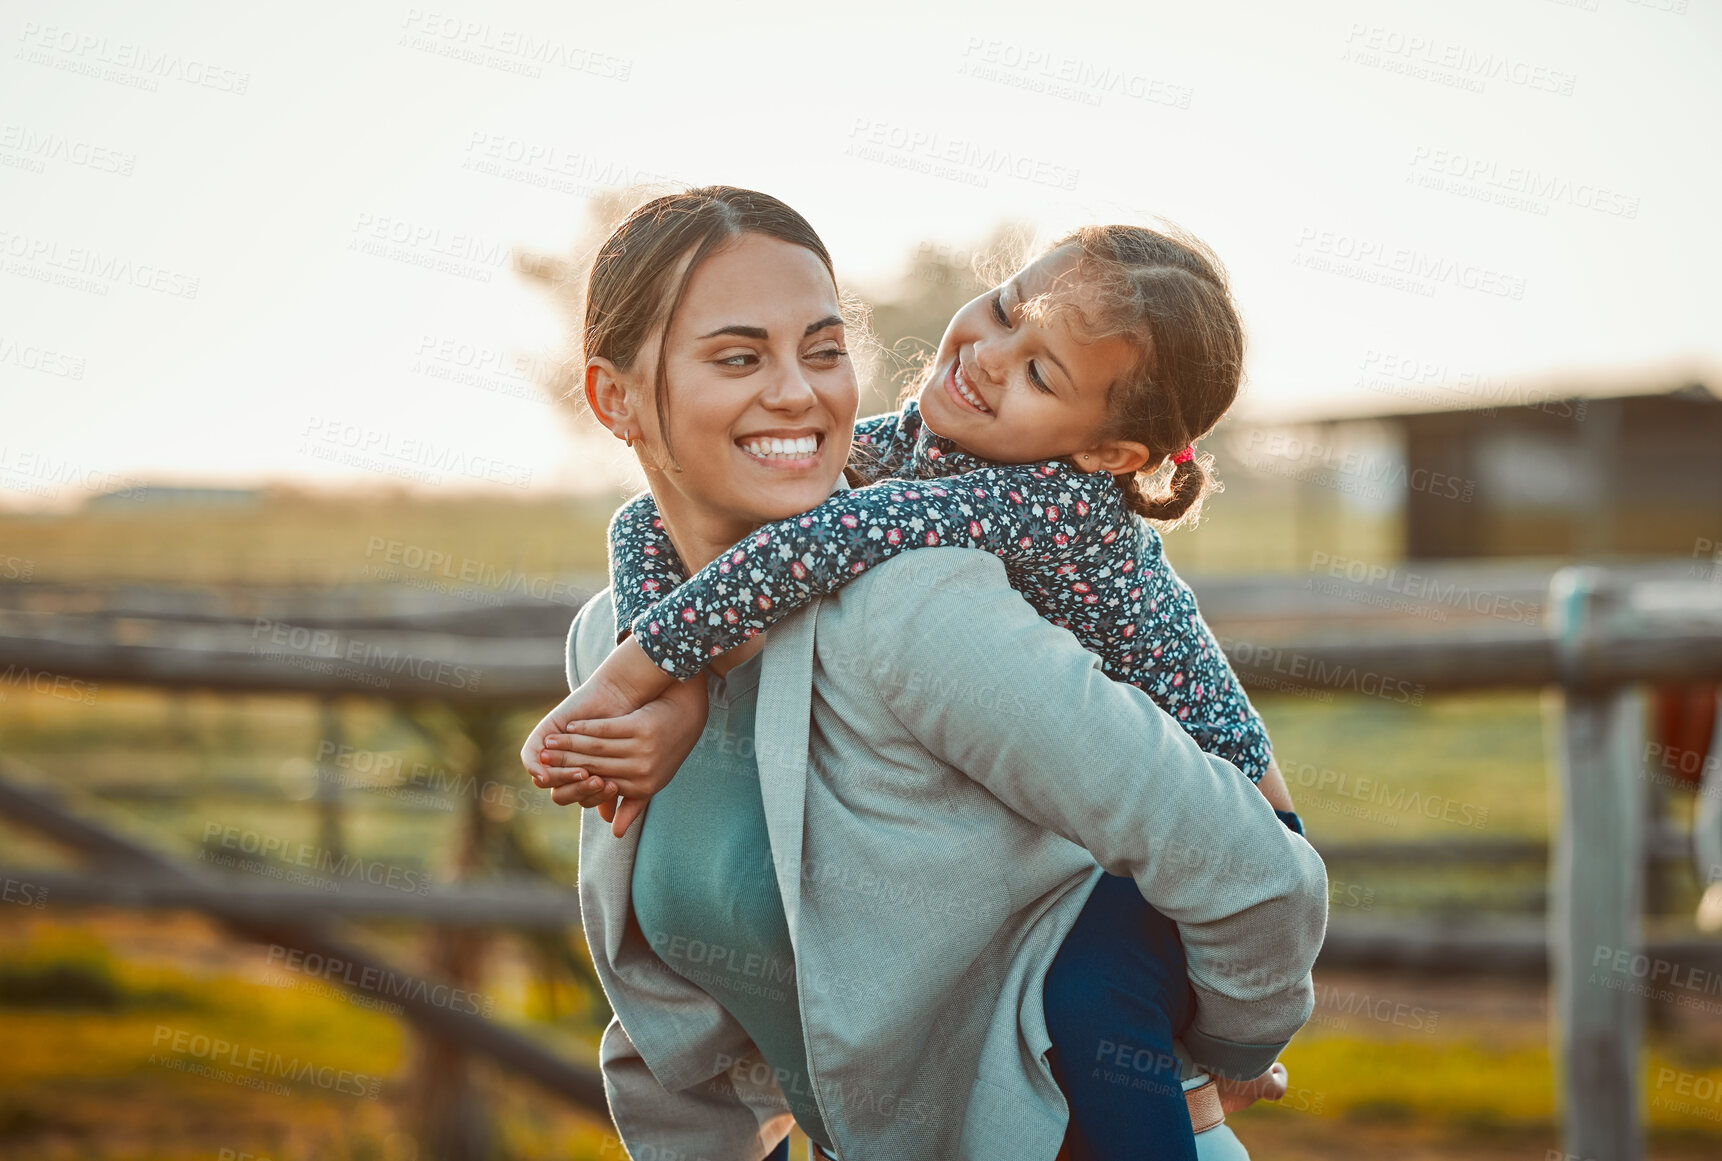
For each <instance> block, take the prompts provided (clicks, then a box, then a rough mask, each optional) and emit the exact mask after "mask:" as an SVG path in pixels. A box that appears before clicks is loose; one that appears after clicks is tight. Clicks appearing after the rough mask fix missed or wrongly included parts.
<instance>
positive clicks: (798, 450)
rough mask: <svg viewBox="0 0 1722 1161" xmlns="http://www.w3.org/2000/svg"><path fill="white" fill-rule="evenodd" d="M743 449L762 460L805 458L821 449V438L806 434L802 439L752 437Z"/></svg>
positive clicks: (742, 446) (744, 444)
mask: <svg viewBox="0 0 1722 1161" xmlns="http://www.w3.org/2000/svg"><path fill="white" fill-rule="evenodd" d="M741 450H742V451H744V452H746V453H747V454H748V455H750V456H758V457H759V458H760V459H762V460H769V459H780V460H804V459H806V458H807V457H808V456H810V455H812V454H813V453H814V452H816V451H818V450H819V440H818V438H817V437H815V436H811V435H806V436H802V437H801V438H800V439H750V440H748V441H746V442H745V443H743V444H742V445H741Z"/></svg>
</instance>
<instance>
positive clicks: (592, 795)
mask: <svg viewBox="0 0 1722 1161" xmlns="http://www.w3.org/2000/svg"><path fill="white" fill-rule="evenodd" d="M594 676H596V675H594ZM581 688H582V689H584V688H585V687H584V686H582V687H581ZM705 724H706V683H705V679H704V677H696V678H693V679H691V680H689V681H682V682H677V681H672V682H671V683H670V688H669V689H668V690H666V691H665V692H664V694H663V696H662V697H659V698H658V699H657V700H656V701H652V702H649V703H648V704H646V705H644V706H641V707H640V708H639V709H637V710H634V711H633V712H632V713H627V714H623V715H621V716H620V717H612V718H607V719H599V720H577V721H571V722H569V724H568V725H567V727H566V728H565V729H562V730H560V731H558V732H552V733H547V734H545V735H544V736H543V738H542V739H541V744H542V749H541V754H542V756H541V762H542V764H543V766H544V767H545V773H544V776H543V777H542V778H538V777H536V776H535V778H534V780H535V781H536V782H537V783H538V784H539V785H540V786H549V787H554V789H553V790H552V791H551V795H550V797H551V799H552V800H553V801H554V802H556V803H557V804H558V805H561V806H573V805H579V806H596V807H598V809H599V813H600V814H602V815H603V817H604V820H605V821H606V822H609V823H611V824H612V825H611V833H613V834H614V835H615V836H616V837H617V838H621V837H622V835H624V834H626V833H627V831H628V827H629V826H630V825H632V823H633V821H634V819H636V818H638V817H639V816H640V814H641V813H642V812H643V811H644V810H645V809H646V803H647V802H648V801H649V800H650V799H651V797H652V795H654V794H656V793H657V792H658V791H660V790H662V789H663V788H664V787H665V786H667V785H669V782H670V779H671V778H673V777H675V774H676V771H677V770H679V769H680V768H681V765H682V763H683V762H684V761H685V760H686V759H687V756H688V754H689V753H691V752H692V750H693V748H694V746H695V745H696V744H698V742H699V740H700V734H701V733H702V732H703V731H704V729H705ZM618 797H620V798H621V799H622V802H621V803H620V805H617V804H616V799H617V798H618ZM610 808H613V810H612V809H610Z"/></svg>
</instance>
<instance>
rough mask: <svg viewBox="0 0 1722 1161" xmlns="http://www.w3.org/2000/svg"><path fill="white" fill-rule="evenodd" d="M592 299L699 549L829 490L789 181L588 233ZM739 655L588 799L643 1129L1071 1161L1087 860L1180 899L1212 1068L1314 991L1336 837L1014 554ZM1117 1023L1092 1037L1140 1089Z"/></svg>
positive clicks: (707, 1151) (760, 1145) (1259, 1055)
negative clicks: (1061, 1078)
mask: <svg viewBox="0 0 1722 1161" xmlns="http://www.w3.org/2000/svg"><path fill="white" fill-rule="evenodd" d="M624 259H625V261H624ZM587 317H588V327H587V335H586V341H587V351H586V354H587V368H586V370H587V382H586V387H587V397H588V399H589V401H590V402H591V404H592V407H593V410H594V412H595V414H597V415H598V416H599V418H600V419H601V420H602V421H603V422H605V423H606V424H607V425H608V426H610V427H611V429H612V430H613V431H615V432H616V433H617V434H618V435H619V436H621V437H623V438H625V439H627V440H628V442H629V444H630V446H637V447H638V450H639V452H640V455H641V463H642V466H643V467H644V468H645V470H646V474H647V478H648V480H649V481H650V483H651V486H652V491H653V494H654V497H655V498H656V500H657V502H658V508H659V511H660V512H661V514H662V519H663V521H664V524H665V526H666V528H667V530H668V532H669V535H670V538H671V540H672V542H673V543H674V545H675V548H676V550H677V552H678V554H679V555H680V556H681V557H682V559H683V561H684V562H685V563H686V564H687V565H688V566H689V567H699V566H700V565H702V564H704V563H705V562H707V561H709V560H711V559H713V558H714V557H715V556H716V555H717V553H718V552H719V551H721V550H723V549H726V548H728V547H729V546H730V545H731V544H732V543H733V542H734V541H736V540H737V539H739V538H740V537H741V536H742V535H744V534H745V533H746V532H748V531H750V530H751V529H753V528H755V527H757V526H759V525H760V524H762V523H765V522H767V521H770V520H774V519H779V518H782V517H784V516H787V515H791V514H794V513H797V512H801V511H804V510H806V509H807V508H810V507H812V506H814V505H815V504H816V503H818V502H819V501H820V500H823V499H824V498H825V497H826V496H827V495H829V494H830V492H831V490H832V489H833V488H834V487H837V486H841V481H840V475H841V472H842V469H843V466H844V462H845V460H846V457H847V455H848V450H849V437H850V432H851V427H852V425H853V422H854V419H855V411H856V406H857V392H856V385H855V379H854V375H853V372H852V371H851V370H850V368H849V365H848V360H847V357H846V354H845V352H844V350H843V319H842V311H841V309H840V303H839V299H838V294H837V290H836V286H835V281H834V279H833V277H832V274H831V267H830V260H829V258H828V257H827V255H826V254H825V251H824V248H823V246H822V245H821V244H820V243H819V241H818V239H817V237H816V236H815V235H814V234H813V232H812V230H811V228H810V227H808V226H807V225H806V223H805V221H803V220H802V219H801V218H800V217H799V215H796V214H795V213H794V211H792V210H790V209H789V208H788V207H787V206H784V205H782V203H780V202H777V201H776V200H775V199H771V198H767V197H765V196H764V195H759V194H751V193H748V192H747V191H739V190H729V189H725V188H722V187H718V188H716V189H712V190H704V191H692V192H691V193H690V194H687V195H679V196H678V197H673V198H668V199H660V200H659V202H657V203H653V206H652V207H650V208H648V210H646V211H644V212H641V213H636V215H635V216H634V217H633V218H631V219H630V221H629V222H628V223H627V224H625V225H624V227H623V228H622V230H620V231H618V235H617V236H616V237H615V238H613V239H612V242H611V243H607V244H606V246H605V249H604V251H601V253H600V257H599V261H598V265H597V267H596V268H595V270H594V273H593V279H592V293H591V297H590V299H589V302H588V312H587ZM760 440H781V441H789V442H788V443H786V444H782V445H774V446H780V447H792V448H796V449H798V451H797V454H794V455H784V454H781V452H780V453H776V454H765V455H761V454H758V449H759V448H760V447H761V446H762V445H761V444H760V442H759V441H760ZM816 626H817V632H816V631H815V629H816ZM615 628H616V620H615V610H614V607H613V605H612V603H611V602H610V600H609V598H608V594H607V593H606V594H600V596H599V597H598V598H597V599H595V600H594V601H593V602H592V603H591V604H589V605H588V606H587V607H586V608H585V609H583V610H582V611H581V613H580V615H579V616H578V617H577V618H576V621H575V624H574V628H573V631H572V633H571V635H570V656H569V679H570V682H571V684H578V683H579V682H580V681H582V680H583V679H584V677H585V676H586V675H588V674H590V673H591V671H592V670H593V669H594V668H595V667H596V666H597V664H598V663H599V662H600V661H601V660H602V659H603V657H604V656H605V655H606V653H607V652H608V650H609V649H610V648H612V647H613V646H614V644H615ZM767 639H769V640H767ZM721 661H722V662H726V663H727V665H714V669H720V670H721V671H722V676H721V677H714V678H713V679H712V682H711V687H710V692H711V694H712V717H711V719H710V720H708V723H707V728H706V731H705V734H704V735H703V736H702V737H701V739H700V741H699V743H698V745H697V746H694V747H693V752H692V755H691V756H690V757H689V759H688V760H687V762H685V763H683V765H682V770H681V773H680V774H678V776H677V778H676V780H675V782H674V783H672V784H671V786H670V787H669V788H667V789H666V791H665V792H664V793H663V794H662V795H661V796H660V797H659V798H658V799H656V800H654V803H653V807H652V810H651V811H650V812H649V814H648V815H647V817H646V819H645V821H644V823H643V824H642V825H641V826H639V827H636V828H635V829H634V830H631V831H629V832H628V834H627V836H625V837H624V838H623V839H621V840H612V839H610V838H609V837H608V835H607V834H606V833H604V831H603V829H601V828H602V823H601V822H599V821H598V820H597V819H596V818H588V819H587V820H585V821H584V823H583V826H582V843H581V875H580V890H581V902H582V913H583V920H584V923H585V926H586V932H587V938H588V942H589V944H590V946H591V948H592V950H593V956H594V960H595V962H596V963H597V965H598V972H599V976H600V979H601V980H602V981H603V983H604V986H605V990H606V992H607V993H608V994H609V996H610V999H611V1002H612V1005H613V1006H614V1008H615V1010H616V1013H617V1020H616V1021H615V1022H613V1023H612V1025H611V1026H610V1028H609V1029H608V1030H607V1031H606V1034H605V1038H604V1044H603V1048H602V1051H601V1060H602V1063H603V1066H604V1072H605V1078H606V1083H607V1086H608V1091H609V1093H610V1097H611V1103H612V1110H613V1113H614V1115H615V1119H616V1123H617V1127H618V1129H619V1131H620V1132H621V1133H622V1136H623V1139H624V1141H626V1142H627V1143H628V1145H629V1148H630V1150H631V1151H633V1152H635V1153H636V1155H640V1156H673V1155H687V1156H716V1157H760V1156H763V1155H765V1154H766V1153H767V1152H768V1150H769V1149H770V1147H771V1146H772V1145H773V1144H774V1143H775V1142H776V1141H777V1140H778V1139H780V1138H781V1137H782V1135H783V1133H784V1132H785V1131H786V1129H787V1116H788V1115H793V1117H794V1119H795V1120H796V1121H797V1122H798V1123H800V1124H801V1125H802V1127H803V1128H804V1129H806V1130H807V1131H808V1133H809V1135H810V1136H811V1137H813V1138H814V1139H815V1140H816V1141H819V1142H822V1143H824V1144H825V1145H827V1146H829V1147H830V1148H831V1150H832V1152H833V1153H834V1154H835V1155H837V1156H845V1155H848V1156H861V1157H867V1158H872V1157H890V1156H901V1157H917V1158H924V1157H939V1158H945V1157H965V1158H966V1157H974V1158H982V1157H986V1158H994V1157H1045V1158H1048V1159H1050V1158H1052V1157H1053V1156H1054V1154H1056V1153H1057V1151H1058V1148H1059V1143H1060V1139H1061V1137H1062V1135H1063V1132H1064V1126H1065V1119H1066V1109H1065V1103H1064V1099H1063V1097H1062V1095H1061V1093H1060V1091H1059V1089H1058V1087H1057V1085H1056V1084H1055V1083H1054V1082H1053V1079H1052V1072H1051V1069H1050V1067H1049V1064H1048V1062H1047V1059H1046V1053H1047V1048H1048V1037H1047V1032H1046V1021H1045V1017H1044V1013H1043V1011H1042V1006H1041V988H1042V984H1043V981H1044V979H1045V976H1046V971H1047V967H1048V965H1049V964H1050V963H1051V961H1052V959H1053V957H1054V956H1055V955H1056V954H1057V952H1058V950H1059V948H1060V945H1061V943H1062V941H1063V939H1064V937H1065V935H1066V934H1067V933H1068V932H1070V930H1071V928H1072V926H1073V924H1074V923H1075V920H1076V917H1077V915H1078V913H1079V912H1080V911H1081V909H1082V907H1083V905H1084V902H1085V900H1087V898H1088V896H1089V894H1090V893H1091V892H1092V891H1093V889H1094V887H1095V884H1096V882H1097V881H1098V880H1099V879H1100V877H1101V867H1104V868H1105V869H1106V870H1109V871H1112V872H1113V873H1115V874H1119V875H1129V876H1131V877H1132V878H1134V879H1135V881H1136V885H1137V887H1138V888H1139V889H1140V891H1141V894H1142V895H1143V896H1144V897H1145V898H1147V899H1148V900H1149V901H1150V902H1152V903H1153V904H1154V905H1155V906H1156V907H1158V908H1159V909H1160V911H1162V912H1163V913H1164V914H1166V915H1167V916H1170V917H1171V918H1172V919H1173V920H1175V921H1176V922H1177V923H1178V927H1179V932H1180V934H1182V936H1183V939H1184V948H1185V954H1186V957H1187V960H1188V969H1189V977H1190V982H1191V984H1192V985H1193V987H1194V989H1195V994H1196V997H1197V1002H1198V1009H1197V1015H1196V1018H1195V1022H1194V1024H1193V1026H1192V1027H1191V1028H1190V1029H1189V1030H1188V1031H1187V1032H1186V1033H1185V1037H1184V1039H1185V1043H1186V1045H1188V1046H1189V1047H1190V1049H1191V1050H1192V1053H1193V1054H1194V1055H1196V1056H1197V1058H1198V1059H1199V1060H1201V1061H1202V1063H1204V1064H1206V1065H1208V1066H1210V1067H1213V1068H1218V1069H1221V1070H1223V1071H1231V1072H1234V1073H1236V1074H1239V1075H1243V1076H1252V1075H1256V1074H1258V1073H1260V1072H1261V1071H1262V1070H1263V1069H1265V1068H1266V1067H1267V1065H1268V1063H1269V1062H1271V1061H1272V1059H1273V1057H1274V1055H1275V1054H1276V1053H1277V1050H1278V1048H1279V1047H1281V1046H1282V1045H1283V1043H1284V1041H1285V1040H1286V1039H1287V1038H1289V1036H1290V1034H1291V1033H1292V1032H1293V1031H1295V1030H1296V1028H1297V1027H1298V1026H1299V1025H1301V1023H1302V1021H1303V1019H1304V1018H1305V1017H1306V1016H1307V1014H1308V1011H1309V1008H1310V1002H1311V997H1310V986H1309V981H1308V970H1309V965H1310V963H1311V962H1312V961H1313V958H1314V954H1315V950H1316V948H1317V947H1319V945H1320V937H1321V932H1322V926H1323V919H1324V916H1325V909H1326V888H1325V876H1324V875H1323V873H1322V870H1321V865H1320V861H1319V859H1317V858H1316V857H1315V855H1314V853H1313V851H1311V850H1310V849H1309V848H1308V846H1307V845H1306V844H1303V843H1302V841H1301V840H1298V839H1295V838H1293V837H1292V836H1290V835H1289V833H1288V832H1286V831H1285V830H1284V828H1283V827H1281V826H1280V825H1279V823H1278V821H1277V820H1276V819H1275V818H1274V816H1273V814H1272V812H1271V810H1269V809H1267V808H1266V806H1265V804H1264V803H1262V802H1261V801H1260V800H1259V799H1258V798H1257V797H1256V795H1255V791H1254V790H1253V789H1252V788H1250V786H1249V784H1248V783H1247V782H1244V781H1243V780H1242V779H1241V778H1239V777H1238V776H1237V774H1236V772H1235V771H1234V770H1232V769H1231V768H1230V767H1229V766H1227V765H1226V764H1225V763H1224V762H1222V761H1220V760H1218V759H1212V758H1209V757H1208V756H1206V755H1204V754H1202V753H1201V751H1200V750H1199V749H1198V748H1197V746H1196V744H1195V743H1194V742H1193V741H1191V740H1190V739H1189V738H1188V737H1187V736H1186V735H1184V734H1183V733H1182V732H1181V731H1180V730H1178V729H1177V727H1176V726H1175V724H1174V723H1173V722H1172V721H1171V719H1169V718H1167V717H1166V716H1165V715H1164V714H1163V713H1162V712H1161V711H1160V710H1159V709H1158V708H1157V707H1155V706H1154V705H1153V704H1152V703H1151V702H1150V701H1149V700H1148V699H1147V697H1146V696H1145V695H1143V694H1142V693H1141V692H1140V691H1139V690H1135V689H1132V688H1130V687H1127V686H1123V685H1119V684H1117V683H1114V682H1111V681H1110V680H1108V679H1107V678H1106V677H1105V676H1104V675H1103V674H1102V673H1101V672H1100V670H1099V666H1098V663H1097V661H1096V659H1095V658H1094V657H1093V655H1091V654H1088V653H1087V652H1085V651H1084V650H1083V649H1082V648H1081V647H1080V646H1078V645H1077V644H1076V642H1075V641H1074V639H1073V638H1071V637H1070V635H1069V634H1067V633H1065V632H1063V631H1062V630H1058V629H1055V628H1053V627H1052V626H1050V625H1048V624H1047V623H1046V622H1045V621H1043V620H1041V619H1040V618H1039V617H1038V616H1036V615H1035V613H1034V612H1033V610H1032V609H1030V608H1029V607H1028V606H1027V605H1026V604H1025V603H1024V602H1023V601H1022V600H1021V598H1020V597H1019V596H1018V595H1017V594H1016V593H1015V592H1014V591H1013V590H1012V589H1011V588H1010V586H1009V585H1008V583H1007V582H1006V580H1005V576H1004V572H1003V567H1002V565H1000V563H999V562H998V561H997V559H996V558H993V557H990V556H987V555H985V554H981V553H978V552H973V551H969V550H960V549H950V550H945V549H937V550H928V551H923V552H921V553H919V554H916V555H913V556H910V557H904V558H900V559H898V560H893V561H891V562H888V563H886V564H882V565H880V566H878V567H877V568H876V569H874V570H872V571H871V572H870V573H869V574H868V575H866V576H863V577H862V578H860V579H859V580H857V581H855V582H854V583H853V584H851V585H850V586H849V587H848V588H846V589H844V590H843V591H842V592H841V593H839V594H836V595H834V596H831V597H828V598H825V599H824V600H823V601H822V602H820V603H819V604H816V605H815V606H813V607H811V608H808V609H806V610H803V611H802V612H800V613H798V614H796V615H795V616H793V617H792V618H790V619H788V620H786V621H784V622H783V623H781V624H779V625H778V626H776V627H775V628H773V629H772V630H770V632H769V633H767V634H764V635H763V636H762V637H761V638H759V639H756V640H755V641H754V642H752V643H751V644H750V645H749V646H747V647H745V648H743V649H740V650H735V651H732V652H731V653H729V654H728V655H727V656H726V657H725V658H723V659H721ZM690 684H695V683H690ZM698 693H699V691H698V690H697V689H696V690H692V691H689V693H688V696H698ZM649 709H650V707H648V708H647V710H642V711H639V712H641V713H645V712H648V711H649ZM756 739H757V741H756ZM691 742H692V740H691V739H688V738H679V739H678V738H666V739H665V740H664V744H665V746H666V747H667V748H668V749H670V750H672V751H673V750H675V749H676V748H677V747H681V748H682V750H683V751H684V752H685V750H686V748H687V746H688V745H690V744H691ZM533 749H534V747H533V743H532V742H531V741H529V742H528V750H529V751H532V750H533ZM528 764H529V765H531V764H532V763H531V761H530V760H529V761H528ZM666 800H667V801H666ZM1097 860H1098V863H1099V865H1098V866H1097V865H1096V861H1097ZM1130 1051H1131V1049H1130V1046H1129V1045H1128V1044H1113V1045H1111V1046H1110V1048H1109V1050H1108V1053H1109V1054H1108V1056H1107V1057H1106V1058H1102V1059H1097V1060H1095V1061H1092V1062H1083V1066H1084V1067H1092V1068H1096V1069H1100V1068H1105V1069H1107V1070H1116V1071H1118V1072H1119V1073H1120V1075H1121V1080H1120V1090H1119V1099H1120V1100H1128V1099H1129V1097H1130V1088H1129V1082H1130V1080H1131V1076H1130V1068H1131V1064H1130V1061H1131V1056H1130ZM1070 1063H1071V1062H1066V1066H1067V1067H1069V1066H1070ZM846 1151H847V1154H846Z"/></svg>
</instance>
